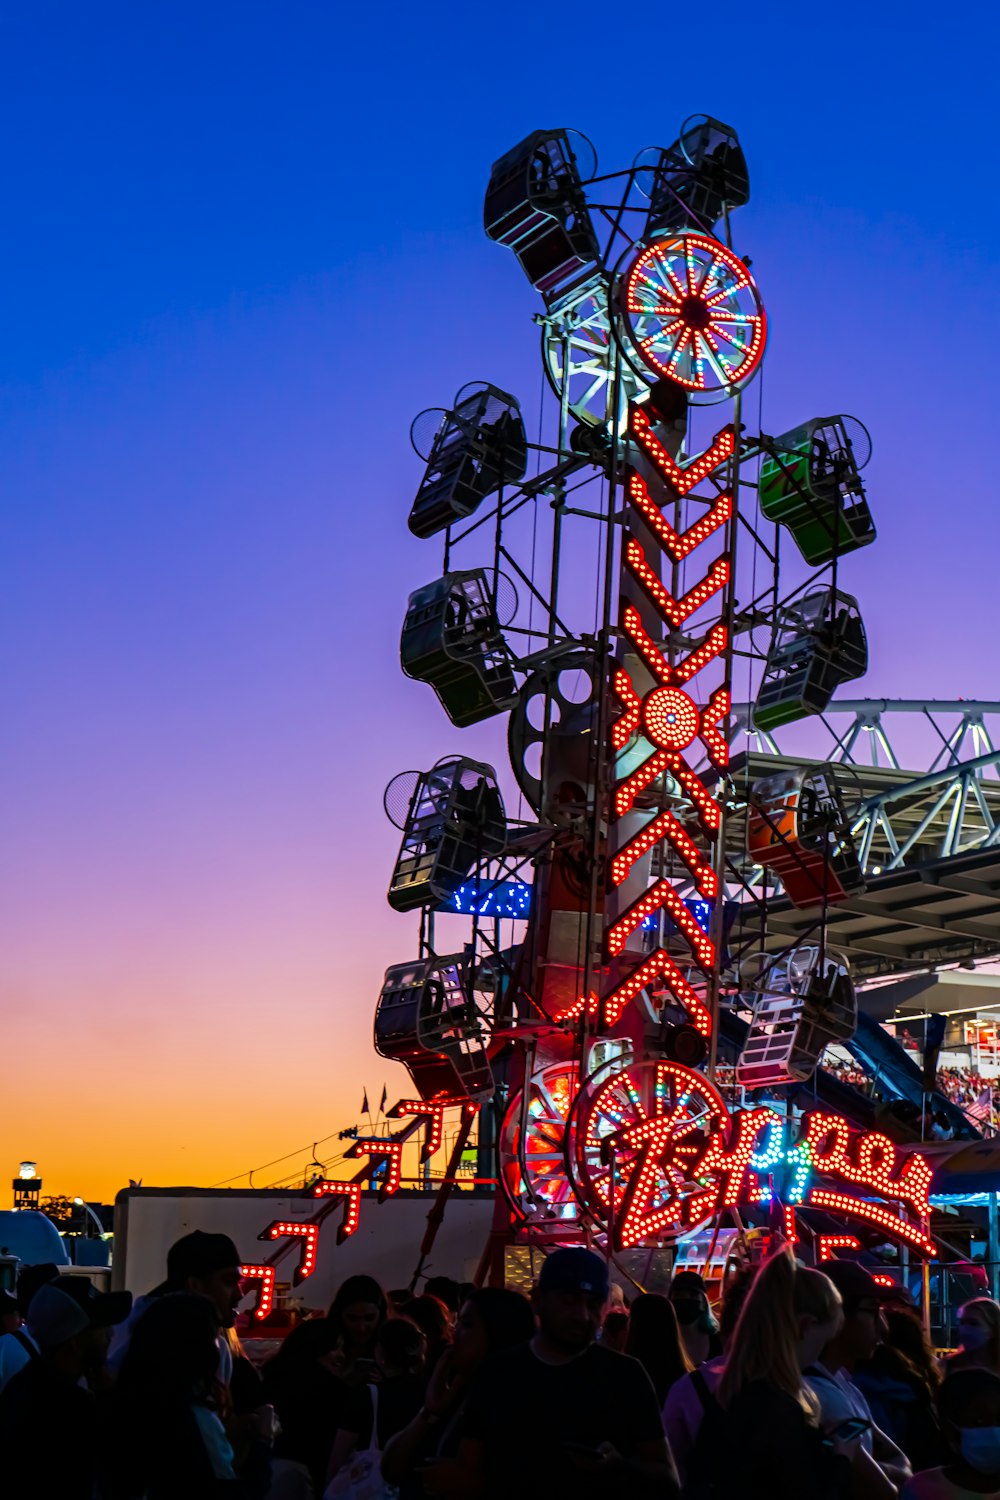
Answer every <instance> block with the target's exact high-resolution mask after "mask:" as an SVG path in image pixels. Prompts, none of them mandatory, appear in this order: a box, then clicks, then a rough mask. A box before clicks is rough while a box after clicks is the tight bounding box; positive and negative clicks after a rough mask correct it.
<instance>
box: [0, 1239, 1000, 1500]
mask: <svg viewBox="0 0 1000 1500" xmlns="http://www.w3.org/2000/svg"><path fill="white" fill-rule="evenodd" d="M166 1271H167V1274H166V1278H165V1280H164V1281H163V1282H162V1283H161V1284H160V1285H159V1286H157V1287H156V1288H154V1289H153V1290H152V1291H151V1292H150V1293H149V1294H148V1295H146V1296H144V1297H141V1298H138V1299H137V1300H136V1302H135V1305H134V1306H133V1305H132V1299H131V1296H130V1294H128V1293H125V1292H119V1293H101V1292H98V1291H97V1290H96V1289H95V1287H94V1286H93V1285H92V1284H91V1282H90V1281H89V1280H87V1279H86V1278H85V1277H83V1276H77V1275H66V1274H60V1273H59V1271H58V1269H57V1268H56V1267H55V1266H42V1267H30V1268H27V1269H26V1270H24V1271H23V1272H22V1275H21V1278H20V1281H19V1283H18V1287H17V1296H16V1298H15V1297H11V1296H10V1295H9V1294H3V1300H0V1330H2V1331H0V1495H2V1496H3V1497H5V1500H46V1497H48V1496H52V1497H53V1500H56V1497H58V1500H310V1497H312V1500H320V1497H325V1500H388V1497H398V1500H543V1497H544V1500H553V1497H558V1496H561V1495H563V1494H568V1495H572V1496H573V1497H574V1500H646V1497H649V1500H653V1497H659V1500H679V1497H684V1500H730V1497H733V1500H765V1497H766V1500H894V1497H898V1500H967V1497H969V1496H994V1497H995V1500H1000V1305H998V1304H997V1303H996V1302H994V1301H992V1300H991V1299H990V1298H986V1297H978V1298H976V1299H974V1300H973V1301H971V1302H969V1303H968V1304H967V1305H966V1306H965V1307H964V1308H963V1309H962V1310H961V1313H960V1317H959V1332H960V1335H961V1347H960V1348H959V1349H958V1350H957V1351H956V1352H955V1353H954V1354H952V1355H950V1356H948V1357H947V1358H945V1359H943V1360H939V1359H938V1358H937V1357H936V1355H935V1352H934V1351H933V1349H932V1348H931V1347H930V1345H929V1343H928V1341H927V1338H926V1335H925V1333H924V1329H923V1325H922V1323H921V1319H920V1316H919V1311H918V1309H917V1307H916V1306H915V1304H914V1302H913V1299H912V1297H911V1296H910V1295H909V1294H908V1293H907V1292H906V1290H905V1288H899V1287H896V1288H886V1287H883V1286H882V1285H880V1284H879V1283H877V1282H876V1281H875V1280H874V1278H873V1277H872V1276H871V1275H870V1274H869V1272H868V1271H867V1270H865V1269H864V1267H863V1266H861V1265H860V1264H858V1263H857V1262H853V1261H831V1262H828V1263H826V1264H824V1266H823V1267H822V1269H812V1268H809V1267H807V1266H805V1265H802V1264H801V1263H799V1262H798V1261H797V1260H796V1259H795V1258H794V1255H793V1253H792V1251H791V1250H790V1248H789V1247H787V1246H783V1247H782V1248H780V1249H779V1250H777V1251H776V1252H775V1253H774V1254H772V1255H771V1256H770V1257H769V1258H768V1259H766V1260H765V1261H764V1262H763V1263H762V1264H761V1265H760V1266H759V1267H747V1268H745V1269H744V1270H742V1271H740V1272H739V1273H738V1274H737V1275H735V1276H734V1277H732V1278H731V1279H730V1281H729V1283H728V1285H727V1286H726V1288H725V1291H724V1293H723V1296H722V1298H721V1300H720V1302H719V1303H718V1305H717V1306H716V1307H713V1305H712V1304H711V1302H710V1298H709V1294H708V1290H707V1288H706V1285H705V1283H704V1282H703V1280H702V1278H701V1277H700V1276H699V1275H697V1274H696V1273H695V1272H693V1271H690V1270H680V1271H679V1272H678V1273H677V1274H676V1275H675V1276H674V1278H673V1280H672V1282H671V1283H670V1285H669V1288H668V1290H667V1292H666V1294H664V1295H661V1294H657V1293H641V1294H639V1295H637V1296H635V1297H634V1298H633V1299H632V1300H631V1302H630V1303H629V1302H628V1301H627V1299H626V1298H625V1296H624V1295H623V1293H622V1292H621V1289H620V1288H612V1287H611V1286H610V1284H609V1279H608V1269H607V1265H606V1263H605V1261H604V1260H603V1259H602V1258H601V1257H600V1256H598V1255H596V1254H594V1253H593V1252H592V1251H590V1250H588V1249H585V1248H583V1247H580V1246H573V1247H564V1248H561V1249H558V1250H554V1251H552V1252H551V1253H550V1254H549V1255H548V1256H547V1257H546V1258H545V1260H544V1261H543V1263H542V1266H541V1270H540V1274H539V1276H538V1279H537V1282H536V1284H535V1287H534V1289H533V1292H532V1295H531V1297H530V1298H528V1297H525V1296H523V1295H521V1294H520V1293H519V1292H515V1291H511V1290H507V1289H503V1288H494V1287H486V1288H477V1287H473V1286H463V1285H460V1284H459V1283H458V1282H455V1281H451V1280H449V1279H447V1278H436V1279H433V1280H431V1281H429V1282H428V1283H427V1284H426V1286H425V1287H424V1289H423V1291H422V1292H421V1293H420V1294H419V1295H412V1294H411V1293H410V1292H409V1291H398V1292H390V1293H388V1294H386V1293H385V1292H384V1291H383V1289H382V1288H381V1287H380V1286H379V1285H378V1283H377V1282H376V1281H374V1280H373V1279H372V1278H371V1277H370V1276H352V1277H350V1278H349V1279H348V1280H347V1281H345V1282H344V1284H343V1285H342V1286H341V1287H340V1289H339V1291H338V1292H337V1295H336V1297H335V1298H334V1301H333V1303H332V1305H331V1307H330V1309H329V1311H328V1313H327V1314H326V1315H325V1316H324V1317H319V1318H311V1319H308V1320H306V1321H304V1322H302V1323H301V1324H300V1325H299V1326H298V1327H297V1328H295V1329H294V1330H293V1331H292V1332H291V1333H290V1334H289V1335H288V1337H287V1338H286V1339H285V1340H284V1342H283V1344H282V1345H281V1348H280V1350H279V1351H278V1352H277V1353H276V1354H274V1355H273V1357H272V1358H271V1359H270V1360H268V1362H267V1363H266V1364H264V1366H263V1368H262V1369H261V1370H259V1371H258V1370H257V1369H256V1368H255V1367H254V1365H253V1364H252V1363H251V1362H250V1360H249V1359H248V1358H247V1356H246V1354H245V1353H244V1351H243V1349H242V1347H241V1345H240V1342H239V1340H238V1338H237V1337H236V1335H235V1332H234V1323H235V1319H236V1311H237V1307H238V1304H239V1301H240V1298H241V1295H242V1286H241V1279H240V1260H239V1255H238V1253H237V1250H236V1246H235V1245H234V1244H233V1242H232V1241H231V1240H230V1239H229V1238H228V1237H227V1236H225V1235H220V1234H205V1233H202V1232H200V1231H196V1232H195V1233H193V1234H189V1235H186V1236H185V1237H184V1238H183V1239H182V1240H180V1241H178V1242H177V1244H175V1245H174V1246H173V1247H172V1248H171V1250H170V1252H169V1255H168V1259H167V1267H166Z"/></svg>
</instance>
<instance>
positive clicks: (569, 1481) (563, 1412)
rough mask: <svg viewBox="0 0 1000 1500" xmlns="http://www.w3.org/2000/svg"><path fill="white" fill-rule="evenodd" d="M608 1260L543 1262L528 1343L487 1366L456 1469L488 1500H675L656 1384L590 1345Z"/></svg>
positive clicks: (572, 1250)
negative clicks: (566, 1499) (569, 1498)
mask: <svg viewBox="0 0 1000 1500" xmlns="http://www.w3.org/2000/svg"><path fill="white" fill-rule="evenodd" d="M607 1300H608V1270H607V1266H606V1265H605V1262H604V1261H603V1260H602V1259H601V1258H600V1256H598V1255H595V1254H594V1253H593V1251H591V1250H586V1249H584V1248H583V1246H570V1247H566V1248H564V1249H560V1250H554V1251H553V1252H552V1253H551V1255H549V1256H547V1257H546V1259H545V1261H544V1263H543V1265H542V1270H541V1275H540V1276H539V1278H538V1284H537V1286H536V1287H535V1292H534V1296H533V1298H532V1303H533V1306H534V1310H535V1317H536V1321H537V1330H536V1332H535V1336H534V1338H533V1339H531V1341H530V1342H529V1343H527V1344H521V1345H518V1346H516V1347H515V1348H513V1349H509V1350H506V1351H505V1352H504V1353H503V1354H499V1355H497V1356H496V1357H495V1358H494V1359H492V1360H490V1361H489V1362H488V1363H487V1365H486V1367H485V1369H484V1370H483V1372H482V1374H481V1376H480V1377H479V1379H478V1381H477V1382H476V1384H475V1385H474V1386H473V1389H472V1391H471V1393H470V1396H469V1401H468V1404H467V1407H466V1411H465V1415H464V1417H463V1422H462V1434H463V1441H462V1444H461V1448H460V1452H459V1462H460V1464H461V1465H462V1467H463V1468H465V1469H466V1470H467V1473H468V1476H469V1478H470V1480H471V1482H472V1483H473V1484H474V1485H475V1486H476V1487H477V1489H478V1491H479V1493H481V1494H483V1495H485V1496H486V1497H487V1500H494V1497H496V1500H510V1497H511V1496H517V1500H551V1497H552V1496H553V1495H560V1494H563V1493H566V1492H567V1491H569V1492H571V1493H572V1494H573V1496H574V1500H618V1497H621V1500H625V1497H629V1500H642V1497H644V1496H646V1495H649V1496H651V1497H652V1496H654V1495H655V1496H657V1497H658V1500H669V1497H671V1496H676V1495H677V1494H678V1493H679V1488H678V1484H677V1477H676V1473H675V1471H674V1466H673V1461H672V1460H671V1457H670V1450H669V1448H668V1447H667V1441H666V1438H665V1437H664V1435H663V1423H662V1422H661V1420H660V1409H659V1404H658V1402H657V1399H656V1394H655V1392H654V1390H653V1386H652V1383H651V1381H650V1379H649V1376H648V1375H647V1374H646V1372H645V1370H644V1369H643V1368H642V1366H641V1365H640V1364H639V1363H638V1361H637V1360H634V1359H629V1358H628V1357H627V1356H626V1355H624V1354H616V1353H614V1351H613V1350H611V1349H607V1348H605V1347H604V1346H603V1345H602V1344H598V1343H595V1338H596V1335H597V1331H598V1329H599V1328H600V1326H601V1316H602V1314H603V1312H604V1308H605V1305H606V1303H607Z"/></svg>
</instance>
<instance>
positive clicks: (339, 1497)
mask: <svg viewBox="0 0 1000 1500" xmlns="http://www.w3.org/2000/svg"><path fill="white" fill-rule="evenodd" d="M368 1389H369V1391H370V1392H371V1398H372V1435H371V1438H370V1440H369V1443H368V1447H367V1448H362V1449H361V1450H360V1451H357V1452H354V1453H352V1454H351V1456H350V1458H349V1459H348V1460H347V1462H346V1463H345V1464H343V1465H342V1466H341V1468H339V1469H338V1470H337V1472H336V1474H334V1476H333V1478H332V1479H331V1480H330V1483H329V1484H328V1485H327V1487H326V1489H325V1491H324V1492H323V1500H397V1497H398V1495H399V1490H398V1488H397V1487H396V1485H394V1484H387V1483H386V1481H385V1480H384V1479H383V1478H382V1453H381V1450H380V1449H379V1446H378V1386H375V1385H370V1386H369V1387H368Z"/></svg>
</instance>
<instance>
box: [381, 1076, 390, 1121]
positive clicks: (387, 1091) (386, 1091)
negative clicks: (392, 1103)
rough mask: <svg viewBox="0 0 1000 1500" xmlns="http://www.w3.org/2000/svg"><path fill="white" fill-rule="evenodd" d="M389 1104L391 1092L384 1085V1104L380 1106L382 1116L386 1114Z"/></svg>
mask: <svg viewBox="0 0 1000 1500" xmlns="http://www.w3.org/2000/svg"><path fill="white" fill-rule="evenodd" d="M388 1102H389V1090H388V1089H387V1088H386V1086H385V1084H384V1083H383V1085H382V1103H381V1104H380V1105H379V1113H380V1114H383V1113H384V1112H385V1107H386V1105H387V1104H388Z"/></svg>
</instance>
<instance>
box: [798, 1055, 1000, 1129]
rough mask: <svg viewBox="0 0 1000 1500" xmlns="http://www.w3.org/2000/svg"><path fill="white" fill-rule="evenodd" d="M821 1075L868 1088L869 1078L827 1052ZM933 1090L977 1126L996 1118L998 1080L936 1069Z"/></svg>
mask: <svg viewBox="0 0 1000 1500" xmlns="http://www.w3.org/2000/svg"><path fill="white" fill-rule="evenodd" d="M822 1067H823V1071H824V1073H830V1074H832V1075H833V1077H834V1078H837V1079H839V1080H840V1082H841V1083H849V1084H851V1085H852V1086H853V1087H854V1088H857V1089H862V1090H863V1091H864V1092H865V1093H868V1092H870V1091H871V1089H872V1082H873V1081H872V1076H871V1074H869V1073H866V1072H865V1071H864V1069H863V1068H861V1067H859V1066H858V1064H857V1063H856V1062H854V1061H853V1060H852V1059H849V1058H844V1057H836V1056H834V1054H833V1053H831V1052H827V1053H826V1054H825V1055H824V1057H823V1063H822ZM935 1088H936V1090H937V1092H938V1093H939V1094H943V1095H944V1096H945V1098H946V1099H949V1100H950V1101H951V1102H952V1104H957V1105H958V1106H959V1108H960V1109H964V1110H969V1109H972V1110H973V1112H974V1114H973V1118H975V1119H976V1121H977V1123H978V1124H980V1125H986V1126H988V1125H990V1124H991V1123H992V1122H993V1121H995V1120H996V1119H997V1118H1000V1079H997V1078H987V1077H986V1076H985V1074H983V1073H979V1072H977V1071H976V1069H975V1068H940V1069H939V1070H938V1072H937V1074H936V1077H935Z"/></svg>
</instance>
